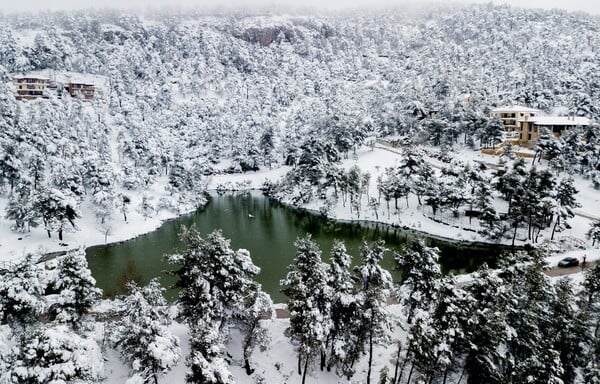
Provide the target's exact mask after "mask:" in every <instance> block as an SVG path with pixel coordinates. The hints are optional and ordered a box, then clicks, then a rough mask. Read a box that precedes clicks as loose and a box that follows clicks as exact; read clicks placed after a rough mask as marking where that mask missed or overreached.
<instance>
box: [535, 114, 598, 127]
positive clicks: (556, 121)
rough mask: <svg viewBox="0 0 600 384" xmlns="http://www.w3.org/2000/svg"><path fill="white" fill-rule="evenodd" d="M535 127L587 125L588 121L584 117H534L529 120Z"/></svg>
mask: <svg viewBox="0 0 600 384" xmlns="http://www.w3.org/2000/svg"><path fill="white" fill-rule="evenodd" d="M530 121H532V122H533V123H534V124H537V125H589V124H590V119H588V118H585V117H579V116H575V117H568V116H536V117H532V118H531V119H530Z"/></svg>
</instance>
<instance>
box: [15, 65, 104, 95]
mask: <svg viewBox="0 0 600 384" xmlns="http://www.w3.org/2000/svg"><path fill="white" fill-rule="evenodd" d="M94 78H98V76H96V77H94V76H91V75H85V74H81V73H74V72H72V73H67V72H58V71H53V70H41V71H35V72H30V73H27V74H19V75H13V76H12V83H13V85H14V86H15V88H16V92H17V95H16V97H17V99H18V100H33V99H37V98H39V97H44V98H48V97H50V95H55V96H56V97H58V98H61V97H63V95H66V94H69V95H70V96H71V97H74V98H79V99H81V100H88V101H89V100H93V99H94V96H95V95H96V92H97V91H98V90H97V89H96V85H95V82H94Z"/></svg>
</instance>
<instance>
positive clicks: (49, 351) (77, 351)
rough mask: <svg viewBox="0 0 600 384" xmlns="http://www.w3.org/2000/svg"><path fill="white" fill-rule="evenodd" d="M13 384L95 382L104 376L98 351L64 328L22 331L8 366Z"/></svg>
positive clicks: (91, 342)
mask: <svg viewBox="0 0 600 384" xmlns="http://www.w3.org/2000/svg"><path fill="white" fill-rule="evenodd" d="M8 373H9V375H10V377H11V382H13V383H75V382H88V383H89V382H95V381H97V380H100V379H101V376H102V374H103V359H102V354H101V351H100V347H99V346H98V344H97V343H96V341H95V340H94V338H93V337H85V336H80V335H78V334H77V333H75V332H73V331H71V330H70V329H69V328H67V327H66V326H64V325H58V326H53V327H47V326H45V325H40V326H39V327H33V328H31V329H28V330H26V331H25V333H24V334H23V335H22V336H21V337H20V340H19V341H18V345H17V348H16V350H15V354H14V355H13V357H12V361H11V363H10V368H9V372H8Z"/></svg>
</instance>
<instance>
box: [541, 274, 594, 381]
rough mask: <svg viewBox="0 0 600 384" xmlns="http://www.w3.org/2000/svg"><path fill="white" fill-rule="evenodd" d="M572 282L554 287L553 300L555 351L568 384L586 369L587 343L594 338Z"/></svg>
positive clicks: (561, 282) (557, 284)
mask: <svg viewBox="0 0 600 384" xmlns="http://www.w3.org/2000/svg"><path fill="white" fill-rule="evenodd" d="M582 304H584V303H578V300H577V297H576V295H575V292H574V286H573V283H572V281H571V280H570V279H568V278H564V279H561V280H559V281H558V282H557V283H556V284H555V286H554V295H553V297H551V298H550V303H548V305H550V310H551V312H552V317H551V319H550V323H551V328H552V330H550V331H549V332H548V334H549V335H552V337H553V343H552V349H554V350H555V351H557V352H558V354H559V358H560V361H561V365H562V368H563V373H562V375H561V376H560V379H561V380H562V382H563V383H565V384H574V383H576V382H577V380H578V371H579V370H580V369H581V368H583V367H585V365H586V363H587V361H586V360H587V359H586V357H585V351H584V345H585V342H586V341H588V340H590V338H592V339H593V338H594V336H593V335H590V332H589V328H588V327H587V326H586V323H585V318H586V317H587V316H586V313H585V312H586V311H581V310H580V307H584V305H582Z"/></svg>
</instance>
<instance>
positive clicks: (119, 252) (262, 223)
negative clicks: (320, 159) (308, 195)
mask: <svg viewBox="0 0 600 384" xmlns="http://www.w3.org/2000/svg"><path fill="white" fill-rule="evenodd" d="M192 224H195V225H196V227H197V229H198V230H199V231H200V232H201V233H202V234H207V233H209V232H212V231H213V230H215V229H221V230H222V231H223V235H224V236H225V237H226V238H229V239H231V245H232V247H233V248H234V249H238V248H246V249H248V250H249V251H250V253H251V255H252V260H253V261H254V263H255V264H256V265H258V266H259V267H260V268H261V273H260V275H258V277H257V280H258V281H259V282H260V283H261V284H262V286H263V289H264V290H265V291H266V292H268V293H269V294H270V295H271V297H272V298H273V301H274V302H283V301H285V296H284V295H283V294H281V293H280V292H279V288H280V287H279V281H280V280H281V279H283V278H284V277H285V275H286V272H287V266H288V265H289V264H291V263H292V260H293V258H294V256H295V247H294V241H295V240H296V239H297V238H298V237H302V236H305V235H306V234H307V233H310V234H311V235H312V237H313V239H314V240H315V241H316V242H317V243H318V244H319V245H320V246H321V250H322V251H323V259H324V260H327V259H328V256H329V251H330V249H331V246H332V244H333V241H334V240H335V239H338V240H342V241H344V243H345V244H346V248H347V249H348V252H349V253H350V254H351V255H352V256H353V257H354V258H355V261H356V259H357V258H358V254H359V252H358V250H359V247H360V245H361V244H362V242H363V241H365V240H366V241H369V242H372V241H375V240H377V239H379V238H381V239H383V240H385V242H386V245H387V246H388V248H390V249H391V250H395V251H399V250H400V249H401V247H402V245H403V244H405V243H406V242H407V239H409V238H411V237H414V236H422V237H424V235H418V234H415V233H414V232H411V231H405V230H402V229H400V228H396V227H393V226H390V225H385V224H357V223H343V222H336V221H331V220H327V219H325V218H323V217H321V216H319V215H315V214H312V213H308V212H305V211H301V210H296V209H292V208H288V207H286V206H283V205H281V204H279V203H277V202H273V201H271V200H269V199H267V198H265V197H263V196H262V195H260V194H258V193H242V194H235V195H233V194H225V195H217V194H214V195H211V199H210V202H209V203H208V204H207V205H206V207H204V208H202V209H200V210H198V211H197V212H195V213H194V214H191V215H187V216H183V217H181V218H178V219H176V220H172V221H168V222H165V223H164V224H163V225H162V226H161V227H160V228H159V229H157V230H156V231H154V232H151V233H148V234H146V235H142V236H140V237H137V238H135V239H132V240H129V241H126V242H123V243H119V244H113V245H106V246H96V247H91V248H88V250H87V259H88V263H89V266H90V269H91V270H92V274H93V276H94V278H95V279H96V281H97V285H98V287H100V288H102V289H103V290H104V292H105V293H106V294H107V295H109V296H110V295H114V294H118V293H122V292H123V289H124V283H125V281H127V280H131V279H135V280H137V281H139V283H141V284H146V283H147V282H148V281H149V280H150V279H151V278H153V277H160V278H161V282H162V284H163V286H165V287H168V286H170V285H171V284H172V283H173V282H174V277H173V276H169V275H167V274H166V273H165V271H166V270H168V269H170V268H171V266H170V265H169V264H167V263H166V262H165V261H164V259H163V256H164V255H166V254H170V253H175V252H177V251H179V250H182V249H183V247H184V245H183V244H182V243H181V241H180V240H179V236H178V234H179V233H180V231H181V228H182V226H184V225H185V226H190V225H192ZM424 238H425V240H426V242H427V243H428V245H430V246H436V247H438V248H439V249H440V251H441V257H440V263H441V265H442V269H443V271H444V272H446V273H447V272H450V271H452V272H456V273H459V272H470V271H473V270H474V269H476V268H477V267H478V266H479V265H481V264H482V263H483V262H488V264H491V265H494V263H495V261H496V259H497V257H498V255H499V253H500V251H501V248H500V247H495V246H485V245H470V244H462V243H461V244H459V243H454V242H449V241H442V240H439V239H435V238H428V237H424ZM383 265H384V266H385V267H386V268H388V269H389V270H391V269H392V267H393V265H394V262H393V257H392V252H389V253H388V255H387V256H386V259H385V260H384V262H383ZM166 296H167V297H168V298H170V299H172V298H173V297H174V296H175V292H173V290H168V291H167V295H166Z"/></svg>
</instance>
